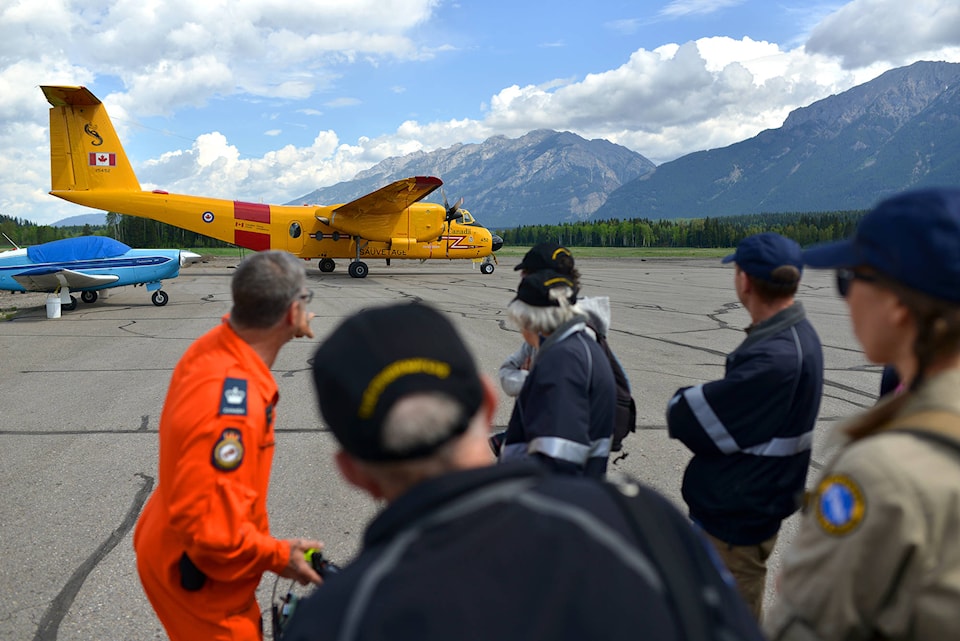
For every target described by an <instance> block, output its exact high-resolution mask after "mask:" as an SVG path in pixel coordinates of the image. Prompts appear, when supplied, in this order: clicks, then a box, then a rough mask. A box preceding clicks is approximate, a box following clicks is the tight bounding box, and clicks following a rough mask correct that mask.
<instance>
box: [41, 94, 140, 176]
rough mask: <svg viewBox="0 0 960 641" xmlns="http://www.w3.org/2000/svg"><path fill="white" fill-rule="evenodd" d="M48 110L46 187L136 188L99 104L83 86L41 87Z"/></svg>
mask: <svg viewBox="0 0 960 641" xmlns="http://www.w3.org/2000/svg"><path fill="white" fill-rule="evenodd" d="M40 89H42V90H43V95H44V96H46V98H47V101H48V102H49V103H50V104H51V105H53V106H52V107H51V109H50V183H51V184H50V189H51V191H92V190H108V189H109V190H116V191H140V190H141V189H140V182H139V181H138V180H137V176H136V174H134V173H133V167H132V166H131V165H130V161H129V160H128V159H127V154H126V152H124V150H123V145H121V144H120V138H119V137H118V136H117V132H116V130H115V129H114V128H113V123H112V122H111V121H110V116H109V115H107V110H106V108H105V107H104V106H103V103H102V102H100V100H99V99H98V98H97V97H96V96H94V95H93V94H92V93H91V92H90V90H88V89H87V88H86V87H61V86H43V87H40Z"/></svg>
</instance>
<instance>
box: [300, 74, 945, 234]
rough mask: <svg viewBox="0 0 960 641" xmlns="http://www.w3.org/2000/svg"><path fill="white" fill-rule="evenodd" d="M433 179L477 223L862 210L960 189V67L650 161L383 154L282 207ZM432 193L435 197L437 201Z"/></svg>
mask: <svg viewBox="0 0 960 641" xmlns="http://www.w3.org/2000/svg"><path fill="white" fill-rule="evenodd" d="M411 175H435V176H439V177H441V178H442V179H443V181H444V189H445V190H446V193H447V196H448V197H449V198H450V200H453V199H455V198H459V197H460V196H463V197H464V199H465V203H464V207H466V208H467V209H468V210H470V212H471V213H472V214H473V215H474V216H475V217H476V218H477V219H478V220H479V221H480V222H481V223H483V224H484V225H486V226H488V227H491V228H495V229H503V228H506V227H514V226H517V225H535V224H556V223H560V222H573V221H578V220H587V219H609V218H619V219H628V218H650V219H661V218H702V217H708V216H725V215H734V214H756V213H776V212H812V211H838V210H857V209H867V208H869V207H870V206H872V205H873V204H875V203H876V202H877V200H879V199H880V198H882V197H883V196H885V195H888V194H890V193H893V192H897V191H900V190H903V189H907V188H912V187H919V186H925V185H945V184H949V185H957V184H960V63H946V62H917V63H914V64H912V65H910V66H908V67H901V68H898V69H893V70H891V71H888V72H886V73H884V74H882V75H881V76H879V77H877V78H875V79H874V80H871V81H870V82H867V83H864V84H862V85H858V86H856V87H854V88H852V89H849V90H848V91H845V92H843V93H840V94H837V95H834V96H830V97H828V98H824V99H823V100H819V101H817V102H815V103H813V104H811V105H809V106H807V107H802V108H799V109H796V110H794V111H793V112H791V113H790V115H789V116H788V117H787V119H786V120H785V121H784V123H783V125H782V126H781V127H779V128H777V129H769V130H766V131H763V132H761V133H759V134H757V135H756V136H754V137H753V138H749V139H747V140H744V141H741V142H738V143H735V144H733V145H729V146H727V147H723V148H719V149H712V150H708V151H698V152H694V153H691V154H687V155H685V156H682V157H680V158H677V159H676V160H673V161H670V162H666V163H663V164H661V165H659V166H657V165H654V164H653V163H652V162H650V161H649V160H648V159H647V158H645V157H644V156H642V155H640V154H638V153H636V152H634V151H631V150H629V149H627V148H625V147H622V146H620V145H616V144H613V143H611V142H609V141H606V140H586V139H584V138H581V137H580V136H577V135H576V134H573V133H569V132H556V131H550V130H537V131H533V132H530V133H528V134H527V135H525V136H522V137H520V138H515V139H507V138H505V137H503V136H495V137H492V138H489V139H487V140H486V141H484V142H482V143H478V144H457V145H454V146H452V147H449V148H445V149H439V150H436V151H433V152H430V153H425V152H416V153H413V154H409V155H406V156H401V157H396V158H389V159H387V160H384V161H382V162H380V163H378V164H377V165H375V166H374V167H372V168H370V169H368V170H366V171H364V172H361V173H359V174H357V176H356V178H354V179H353V180H350V181H346V182H342V183H338V184H336V185H333V186H330V187H325V188H323V189H318V190H316V191H314V192H311V193H310V194H307V195H305V196H303V197H301V198H298V199H296V200H294V201H292V203H291V204H310V203H324V204H329V203H337V202H347V201H349V200H352V199H353V198H357V197H359V196H361V195H363V194H365V193H367V192H370V191H373V190H374V189H377V188H378V187H381V186H383V185H385V184H387V183H388V182H390V181H392V180H396V179H399V178H403V177H405V176H411ZM438 198H439V197H438Z"/></svg>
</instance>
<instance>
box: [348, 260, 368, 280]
mask: <svg viewBox="0 0 960 641" xmlns="http://www.w3.org/2000/svg"><path fill="white" fill-rule="evenodd" d="M348 271H349V272H350V276H352V277H353V278H366V277H367V274H368V273H370V268H369V267H367V264H366V263H365V262H363V261H362V260H358V261H354V262H352V263H350V269H349V270H348Z"/></svg>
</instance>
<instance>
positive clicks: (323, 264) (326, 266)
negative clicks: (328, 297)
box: [320, 258, 337, 274]
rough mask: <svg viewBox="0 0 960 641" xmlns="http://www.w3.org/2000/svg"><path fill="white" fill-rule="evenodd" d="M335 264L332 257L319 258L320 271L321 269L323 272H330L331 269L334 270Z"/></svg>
mask: <svg viewBox="0 0 960 641" xmlns="http://www.w3.org/2000/svg"><path fill="white" fill-rule="evenodd" d="M336 266H337V264H336V263H335V262H333V259H332V258H321V259H320V271H322V272H324V273H327V274H329V273H330V272H332V271H333V270H334V268H335V267H336Z"/></svg>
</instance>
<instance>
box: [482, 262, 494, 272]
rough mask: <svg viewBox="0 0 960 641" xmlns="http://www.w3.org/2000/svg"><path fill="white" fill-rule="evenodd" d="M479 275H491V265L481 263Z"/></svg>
mask: <svg viewBox="0 0 960 641" xmlns="http://www.w3.org/2000/svg"><path fill="white" fill-rule="evenodd" d="M480 273H481V274H492V273H493V263H483V264H481V265H480Z"/></svg>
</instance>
